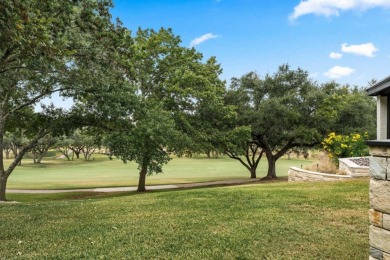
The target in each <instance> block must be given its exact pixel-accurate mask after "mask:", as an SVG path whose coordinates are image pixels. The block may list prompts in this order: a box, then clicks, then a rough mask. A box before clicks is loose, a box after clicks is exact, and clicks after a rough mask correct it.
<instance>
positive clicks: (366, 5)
mask: <svg viewBox="0 0 390 260" xmlns="http://www.w3.org/2000/svg"><path fill="white" fill-rule="evenodd" d="M375 7H382V8H388V7H390V0H301V2H300V3H299V4H298V5H297V6H295V7H294V12H293V13H292V14H291V15H290V19H291V20H296V19H298V18H299V17H300V16H303V15H307V14H315V15H322V16H325V17H330V16H338V15H340V11H348V10H367V9H370V8H375Z"/></svg>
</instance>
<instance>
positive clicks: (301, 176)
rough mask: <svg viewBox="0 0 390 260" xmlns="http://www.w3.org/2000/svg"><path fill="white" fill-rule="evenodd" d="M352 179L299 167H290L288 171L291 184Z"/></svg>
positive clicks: (346, 176)
mask: <svg viewBox="0 0 390 260" xmlns="http://www.w3.org/2000/svg"><path fill="white" fill-rule="evenodd" d="M350 179H352V177H351V176H348V175H339V174H329V173H321V172H313V171H307V170H303V169H300V168H297V167H290V169H289V171H288V181H289V182H317V181H340V180H350Z"/></svg>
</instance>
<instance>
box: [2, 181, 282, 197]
mask: <svg viewBox="0 0 390 260" xmlns="http://www.w3.org/2000/svg"><path fill="white" fill-rule="evenodd" d="M281 180H284V179H278V181H281ZM253 182H264V181H263V180H261V179H238V180H224V181H211V182H199V183H185V184H172V185H153V186H146V190H167V189H186V188H197V187H211V186H224V185H240V184H247V183H253ZM136 190H137V187H136V186H131V187H111V188H88V189H61V190H42V189H28V190H25V189H7V192H8V193H37V194H39V193H65V192H124V191H136Z"/></svg>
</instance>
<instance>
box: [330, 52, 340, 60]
mask: <svg viewBox="0 0 390 260" xmlns="http://www.w3.org/2000/svg"><path fill="white" fill-rule="evenodd" d="M341 57H343V54H341V53H338V52H334V51H332V52H331V53H330V54H329V58H331V59H340V58H341Z"/></svg>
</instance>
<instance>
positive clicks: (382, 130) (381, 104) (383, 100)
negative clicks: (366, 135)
mask: <svg viewBox="0 0 390 260" xmlns="http://www.w3.org/2000/svg"><path fill="white" fill-rule="evenodd" d="M387 105H388V104H387V96H378V97H377V110H376V113H377V116H376V118H377V128H376V129H377V133H376V136H377V139H378V140H386V139H387Z"/></svg>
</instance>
